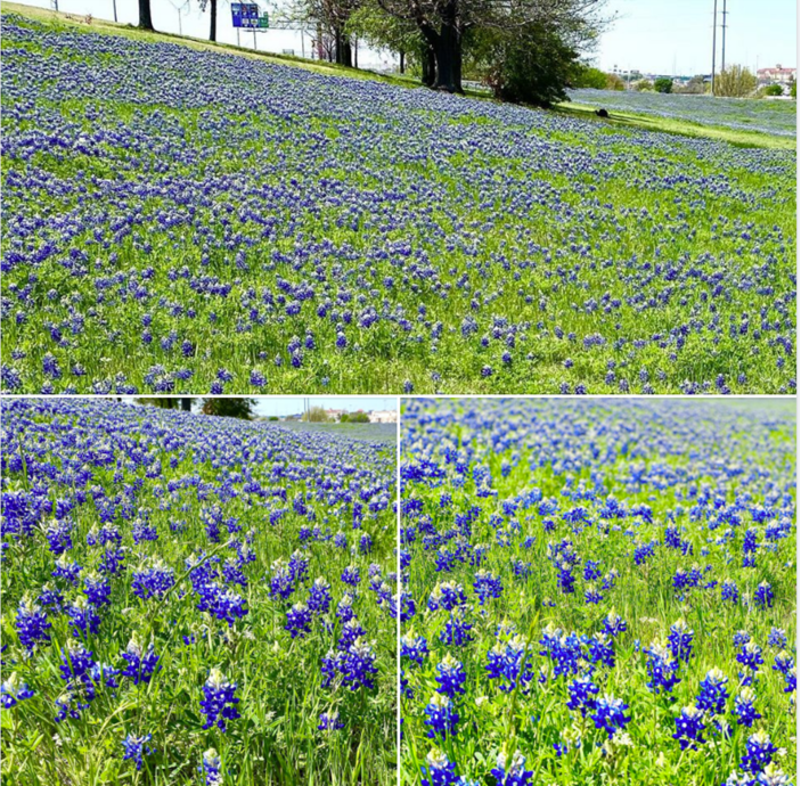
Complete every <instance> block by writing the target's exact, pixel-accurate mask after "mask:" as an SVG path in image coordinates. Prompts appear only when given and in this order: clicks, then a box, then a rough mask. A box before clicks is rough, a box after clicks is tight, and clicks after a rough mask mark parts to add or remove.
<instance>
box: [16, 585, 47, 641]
mask: <svg viewBox="0 0 800 786" xmlns="http://www.w3.org/2000/svg"><path fill="white" fill-rule="evenodd" d="M50 628H52V625H51V624H50V623H49V622H48V620H47V615H46V614H45V613H44V611H42V607H41V606H39V605H38V604H36V603H34V602H33V601H32V600H31V598H30V597H29V596H28V595H25V596H24V597H23V599H22V600H21V601H20V604H19V606H18V607H17V632H18V633H19V640H20V643H21V644H22V646H23V647H25V649H26V650H27V651H28V653H31V652H33V650H34V649H35V647H36V645H37V644H49V643H50V634H49V633H48V631H49V630H50Z"/></svg>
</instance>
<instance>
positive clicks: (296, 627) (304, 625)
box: [285, 603, 311, 639]
mask: <svg viewBox="0 0 800 786" xmlns="http://www.w3.org/2000/svg"><path fill="white" fill-rule="evenodd" d="M285 630H288V631H289V633H291V635H292V638H293V639H294V638H296V637H298V636H299V637H300V638H301V639H302V638H305V635H306V634H307V633H311V610H310V609H309V608H308V606H306V604H305V603H295V604H294V606H292V608H291V609H289V611H287V612H286V625H285Z"/></svg>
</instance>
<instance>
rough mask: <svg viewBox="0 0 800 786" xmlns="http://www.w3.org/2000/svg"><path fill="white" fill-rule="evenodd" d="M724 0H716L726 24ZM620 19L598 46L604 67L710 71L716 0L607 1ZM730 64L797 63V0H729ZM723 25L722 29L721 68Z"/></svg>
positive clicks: (599, 62) (675, 72)
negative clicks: (723, 13)
mask: <svg viewBox="0 0 800 786" xmlns="http://www.w3.org/2000/svg"><path fill="white" fill-rule="evenodd" d="M723 1H724V0H717V13H718V21H719V24H720V25H721V24H722V6H723ZM607 7H608V10H609V11H610V12H612V13H614V14H616V15H617V17H618V18H617V21H616V22H615V23H614V25H613V26H612V27H611V29H610V30H609V31H608V32H606V33H605V34H604V35H603V36H602V38H601V40H600V45H599V47H598V49H597V55H596V61H597V65H598V66H599V67H600V68H602V69H603V70H604V71H609V70H611V69H612V68H613V67H614V65H617V66H618V67H619V69H620V70H623V71H627V70H628V69H629V68H630V69H631V70H633V69H638V70H639V71H641V72H642V73H658V74H672V75H689V76H691V75H694V74H700V73H711V48H712V38H713V24H712V20H713V16H714V0H608V3H607ZM727 11H728V14H727V23H728V25H729V26H728V28H727V31H726V44H725V49H726V58H725V60H726V63H728V64H732V63H740V64H741V65H745V66H748V67H749V68H750V69H751V70H753V71H754V70H755V69H756V68H765V67H767V66H774V65H777V64H778V63H780V64H781V65H783V66H788V67H794V66H796V65H797V62H796V61H797V6H796V2H795V0H727ZM721 46H722V29H721V28H719V29H718V30H717V58H718V59H717V68H719V65H720V59H719V58H720V54H721V51H720V50H721Z"/></svg>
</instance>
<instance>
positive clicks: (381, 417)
mask: <svg viewBox="0 0 800 786" xmlns="http://www.w3.org/2000/svg"><path fill="white" fill-rule="evenodd" d="M369 422H370V423H397V410H394V409H377V410H373V411H372V412H370V413H369Z"/></svg>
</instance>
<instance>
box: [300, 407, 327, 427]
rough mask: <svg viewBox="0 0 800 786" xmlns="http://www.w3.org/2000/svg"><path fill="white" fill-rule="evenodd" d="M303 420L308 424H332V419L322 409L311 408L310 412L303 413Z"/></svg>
mask: <svg viewBox="0 0 800 786" xmlns="http://www.w3.org/2000/svg"><path fill="white" fill-rule="evenodd" d="M303 420H305V421H306V422H307V423H330V420H331V419H330V418H329V417H328V413H327V412H326V411H325V410H324V409H323V408H322V407H311V409H310V410H308V412H305V413H303Z"/></svg>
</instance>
